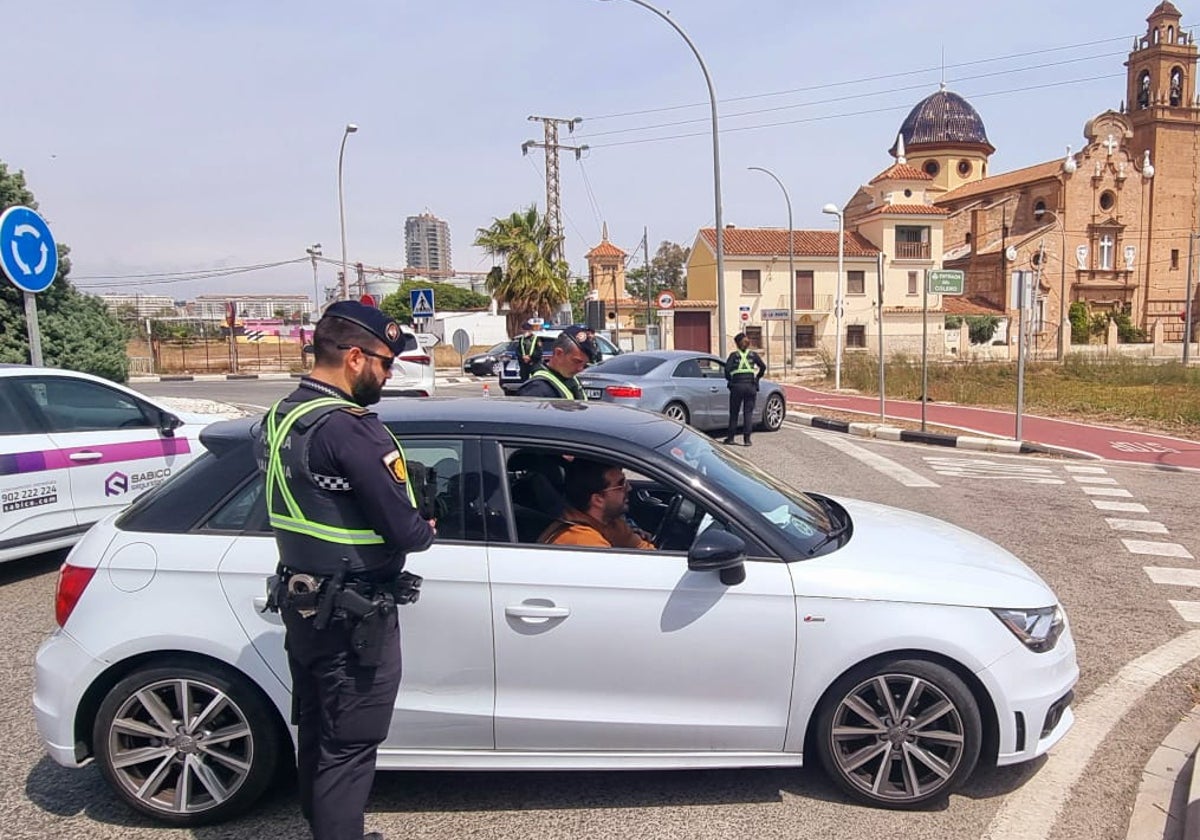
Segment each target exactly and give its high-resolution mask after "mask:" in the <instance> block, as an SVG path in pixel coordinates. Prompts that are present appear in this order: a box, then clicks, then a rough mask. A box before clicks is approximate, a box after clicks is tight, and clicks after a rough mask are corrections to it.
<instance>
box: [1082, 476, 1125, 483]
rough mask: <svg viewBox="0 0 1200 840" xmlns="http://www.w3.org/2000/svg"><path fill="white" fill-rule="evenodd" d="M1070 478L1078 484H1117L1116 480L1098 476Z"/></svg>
mask: <svg viewBox="0 0 1200 840" xmlns="http://www.w3.org/2000/svg"><path fill="white" fill-rule="evenodd" d="M1071 478H1073V479H1075V481H1076V482H1078V483H1079V484H1116V483H1117V480H1116V479H1115V478H1107V477H1105V476H1100V475H1073V476H1071Z"/></svg>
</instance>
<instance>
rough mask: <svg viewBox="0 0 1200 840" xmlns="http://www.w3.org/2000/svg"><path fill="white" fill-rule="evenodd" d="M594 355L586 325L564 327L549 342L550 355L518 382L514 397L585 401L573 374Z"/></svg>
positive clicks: (595, 354)
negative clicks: (551, 342) (525, 378)
mask: <svg viewBox="0 0 1200 840" xmlns="http://www.w3.org/2000/svg"><path fill="white" fill-rule="evenodd" d="M597 355H598V354H597V352H596V346H595V342H594V341H592V334H591V332H590V331H589V330H588V329H587V328H586V327H580V326H570V327H566V328H565V329H564V330H563V331H562V332H561V333H559V334H558V338H556V339H554V343H553V344H552V345H550V357H549V358H548V359H546V360H545V362H544V364H543V365H542V366H541V367H540V368H538V369H537V370H535V371H534V372H533V373H532V374H531V375H530V377H529V379H528V380H526V381H525V382H524V383H522V384H521V387H520V388H519V389H517V396H518V397H551V398H554V399H564V400H586V399H587V397H585V396H584V394H583V386H582V385H580V384H579V380H578V379H576V378H575V377H576V375H577V374H578V373H579V372H580V371H581V370H583V369H584V368H585V367H587V366H588V364H589V363H590V362H591V361H592V359H593V358H594V357H595V356H597Z"/></svg>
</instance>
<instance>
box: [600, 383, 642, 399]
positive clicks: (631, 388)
mask: <svg viewBox="0 0 1200 840" xmlns="http://www.w3.org/2000/svg"><path fill="white" fill-rule="evenodd" d="M604 390H605V391H607V392H608V395H609V396H610V397H627V398H631V397H632V398H636V397H640V396H641V395H642V389H641V388H639V387H637V386H636V385H609V386H608V387H607V388H605V389H604Z"/></svg>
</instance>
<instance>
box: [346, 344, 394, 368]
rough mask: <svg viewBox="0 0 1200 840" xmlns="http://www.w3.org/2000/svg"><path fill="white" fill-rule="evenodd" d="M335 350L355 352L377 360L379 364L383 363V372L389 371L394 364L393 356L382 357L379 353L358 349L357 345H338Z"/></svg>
mask: <svg viewBox="0 0 1200 840" xmlns="http://www.w3.org/2000/svg"><path fill="white" fill-rule="evenodd" d="M337 349H339V350H357V351H358V352H360V353H362V354H363V355H364V356H370V357H371V358H372V359H378V360H379V361H380V362H382V363H383V369H384V370H391V369H392V365H393V364H395V363H396V357H395V356H384V355H382V354H381V353H372V352H371V351H370V350H368V349H366V348H365V347H359V346H358V345H357V344H339V345H338V346H337Z"/></svg>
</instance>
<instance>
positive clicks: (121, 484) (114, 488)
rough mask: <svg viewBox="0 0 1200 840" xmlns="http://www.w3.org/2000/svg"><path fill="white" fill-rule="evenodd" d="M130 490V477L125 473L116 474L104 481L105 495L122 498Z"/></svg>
mask: <svg viewBox="0 0 1200 840" xmlns="http://www.w3.org/2000/svg"><path fill="white" fill-rule="evenodd" d="M128 490H129V476H127V475H125V473H123V472H115V473H112V474H111V475H109V477H108V478H106V479H104V495H105V496H120V495H121V494H122V493H125V492H128Z"/></svg>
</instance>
